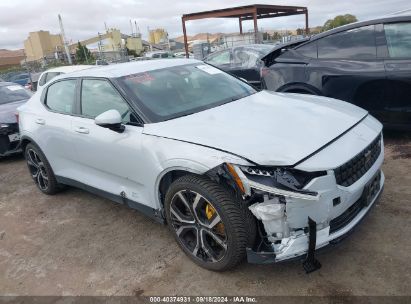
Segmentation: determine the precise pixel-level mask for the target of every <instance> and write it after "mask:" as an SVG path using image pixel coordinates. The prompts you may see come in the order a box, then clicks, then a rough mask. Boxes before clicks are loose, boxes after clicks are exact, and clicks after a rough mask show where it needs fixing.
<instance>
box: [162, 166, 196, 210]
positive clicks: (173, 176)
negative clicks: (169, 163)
mask: <svg viewBox="0 0 411 304" xmlns="http://www.w3.org/2000/svg"><path fill="white" fill-rule="evenodd" d="M203 173H204V171H202V170H198V169H193V168H189V167H184V166H173V167H169V168H167V169H165V170H164V171H162V172H161V173H160V175H159V177H158V178H157V181H156V186H155V194H156V198H158V200H159V204H160V207H161V209H163V207H164V199H165V196H166V193H167V190H168V188H169V187H170V185H171V184H172V183H173V182H174V181H175V180H177V179H178V178H180V177H181V176H184V175H187V174H195V175H202V174H203Z"/></svg>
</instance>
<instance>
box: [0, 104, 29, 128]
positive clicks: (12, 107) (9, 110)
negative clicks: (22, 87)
mask: <svg viewBox="0 0 411 304" xmlns="http://www.w3.org/2000/svg"><path fill="white" fill-rule="evenodd" d="M26 101H27V100H19V101H15V102H10V103H6V104H0V123H16V122H17V121H16V115H15V114H16V113H17V108H18V107H19V106H21V105H22V104H24V103H26Z"/></svg>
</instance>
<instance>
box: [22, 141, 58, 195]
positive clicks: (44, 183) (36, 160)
mask: <svg viewBox="0 0 411 304" xmlns="http://www.w3.org/2000/svg"><path fill="white" fill-rule="evenodd" d="M24 157H25V159H26V162H27V167H28V169H29V172H30V175H31V177H32V178H33V180H34V182H35V184H36V186H37V188H39V190H40V191H41V192H43V193H45V194H48V195H53V194H56V193H57V192H59V191H60V190H61V188H62V186H61V185H60V184H59V183H57V180H56V177H55V175H54V172H53V169H52V168H51V166H50V163H49V162H48V160H47V158H46V156H45V155H44V153H43V152H42V151H41V150H40V148H39V147H38V146H37V145H35V144H33V143H29V144H28V145H27V146H26V149H25V151H24Z"/></svg>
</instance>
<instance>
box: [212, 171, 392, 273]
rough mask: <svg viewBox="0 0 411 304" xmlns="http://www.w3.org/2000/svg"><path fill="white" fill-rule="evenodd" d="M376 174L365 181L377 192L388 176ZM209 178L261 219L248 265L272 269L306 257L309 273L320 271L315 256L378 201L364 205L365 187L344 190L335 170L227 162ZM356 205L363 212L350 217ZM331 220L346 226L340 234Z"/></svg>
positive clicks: (305, 262)
mask: <svg viewBox="0 0 411 304" xmlns="http://www.w3.org/2000/svg"><path fill="white" fill-rule="evenodd" d="M377 165H378V164H376V166H377ZM375 170H376V172H379V174H376V175H375V176H372V177H369V176H365V177H364V180H366V179H367V180H368V179H371V180H372V181H373V183H374V184H378V186H379V187H378V191H376V192H378V193H379V192H380V191H379V190H380V188H382V185H383V181H384V177H383V174H382V172H381V171H380V170H379V168H377V169H375ZM372 171H373V170H370V172H372ZM370 172H368V173H367V174H366V175H369V174H371V173H370ZM208 174H209V175H210V176H212V177H213V178H214V179H216V180H217V181H218V182H220V183H221V182H223V180H224V181H225V182H226V184H227V183H228V184H229V185H230V186H231V187H233V188H234V189H235V190H236V193H237V194H238V197H239V198H240V199H241V201H242V203H245V204H246V205H247V207H248V209H249V210H250V211H251V213H252V214H253V215H254V216H255V218H256V219H257V223H258V231H259V235H258V237H257V240H256V242H255V243H254V244H253V246H249V248H247V259H248V262H250V263H259V264H268V263H275V262H280V261H284V260H289V259H294V258H298V257H303V256H304V255H305V256H306V258H305V261H304V263H303V266H304V269H305V271H306V272H307V273H309V272H312V271H315V270H317V269H318V268H320V267H321V264H320V263H319V262H318V261H317V260H316V259H315V257H314V252H315V250H316V249H318V248H321V247H324V246H326V245H328V244H330V243H332V242H335V241H336V240H338V239H340V238H342V237H343V236H344V235H345V234H347V233H348V232H349V231H350V230H351V229H352V228H353V227H354V226H355V225H356V224H357V223H358V221H359V220H360V219H361V218H362V217H363V216H364V215H365V214H366V213H367V211H368V209H369V207H371V205H372V203H374V201H375V200H376V197H377V196H378V195H377V194H378V193H374V194H375V195H374V196H373V197H372V200H371V201H369V202H368V205H367V206H365V204H364V202H363V200H364V193H363V192H364V191H365V190H364V185H361V184H359V185H356V187H352V188H351V189H349V190H348V191H346V190H345V189H343V188H342V187H340V186H339V185H337V183H336V179H335V175H334V171H333V170H329V171H319V172H303V171H300V170H296V169H294V168H287V167H264V166H241V165H234V164H228V163H226V164H222V165H221V166H219V167H217V168H215V169H213V170H211V171H209V172H208ZM367 183H368V182H367ZM354 201H356V203H354V204H353V202H354ZM357 202H358V203H357ZM357 204H358V205H361V208H360V209H358V210H359V211H358V212H357V211H355V214H354V212H351V214H348V211H349V210H350V209H351V208H352V207H350V206H351V205H352V206H355V205H357ZM345 209H346V210H345ZM351 215H352V216H351ZM350 216H351V217H350ZM333 221H337V222H338V221H339V222H341V221H343V223H342V224H343V225H342V226H341V227H339V230H338V231H332V229H333V228H332V227H334V226H333ZM340 228H341V229H340Z"/></svg>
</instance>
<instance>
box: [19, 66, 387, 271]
mask: <svg viewBox="0 0 411 304" xmlns="http://www.w3.org/2000/svg"><path fill="white" fill-rule="evenodd" d="M19 112H20V115H19V117H20V131H21V137H22V146H23V148H24V151H25V156H26V159H27V165H28V168H29V171H30V174H31V175H32V177H33V179H34V181H35V183H36V184H37V186H38V188H39V189H40V190H41V191H42V192H44V193H46V194H55V193H57V192H58V191H59V190H60V189H61V188H62V185H70V186H75V187H79V188H82V189H85V190H88V191H91V192H93V193H96V194H100V195H102V196H104V197H107V198H109V199H111V200H113V201H115V202H117V203H123V204H126V205H128V206H129V207H131V208H135V209H138V210H140V211H141V212H143V213H144V214H146V215H148V216H151V217H152V218H153V219H155V220H157V221H159V222H161V223H167V224H168V226H169V228H170V230H171V231H172V233H173V234H174V237H175V239H176V241H177V242H178V244H179V245H180V246H181V248H182V250H183V251H184V252H185V253H186V254H187V255H188V256H189V257H190V258H191V259H192V260H193V261H194V262H196V263H197V264H199V265H201V266H202V267H205V268H208V269H212V270H225V269H228V268H231V267H233V266H235V265H236V264H238V263H239V262H240V261H241V260H242V259H243V258H244V257H245V256H247V258H248V260H249V261H250V262H253V263H273V262H278V261H283V260H287V259H291V258H295V257H300V256H303V255H305V254H307V256H306V259H305V261H304V267H305V269H306V271H307V272H310V271H313V270H316V269H318V268H319V267H320V264H319V262H318V261H317V260H316V259H315V257H314V253H315V250H316V249H319V248H321V247H324V246H326V245H329V244H333V243H335V242H337V241H339V240H340V239H342V238H343V237H344V236H345V235H347V233H348V232H350V231H351V230H352V228H354V227H355V226H356V225H357V224H358V223H359V222H360V220H361V219H362V218H363V217H364V216H365V215H366V214H367V213H368V212H369V210H370V208H371V206H372V205H373V204H374V203H375V201H376V199H377V197H378V195H379V194H380V192H381V191H382V188H383V184H384V175H383V173H382V172H381V165H382V162H383V157H384V153H383V139H382V134H381V132H382V125H381V124H380V123H379V122H378V121H377V120H376V119H374V118H373V117H372V116H370V115H369V114H368V113H367V112H366V111H364V110H362V109H361V108H358V107H356V106H354V105H351V104H348V103H345V102H341V101H338V100H334V99H330V98H324V97H317V96H308V95H299V94H282V93H274V92H268V91H261V92H257V91H256V90H254V89H253V88H252V87H251V86H249V85H248V84H246V83H245V82H243V81H241V80H239V79H237V78H234V77H232V76H230V75H228V74H226V73H225V72H222V71H221V70H219V69H216V68H214V67H212V66H209V65H206V64H204V63H203V62H201V61H197V60H191V59H175V60H156V61H147V62H144V61H142V62H133V63H124V64H118V65H110V66H106V67H101V68H99V69H87V70H83V71H79V72H75V73H71V74H67V75H61V76H58V77H56V78H55V79H53V80H52V81H51V82H50V83H48V84H47V85H46V86H45V87H44V88H43V89H42V90H40V91H39V92H37V93H36V94H35V95H34V96H33V97H32V98H31V99H30V100H29V101H28V103H26V104H25V105H23V106H21V107H20V108H19ZM148 250H149V249H148Z"/></svg>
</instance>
